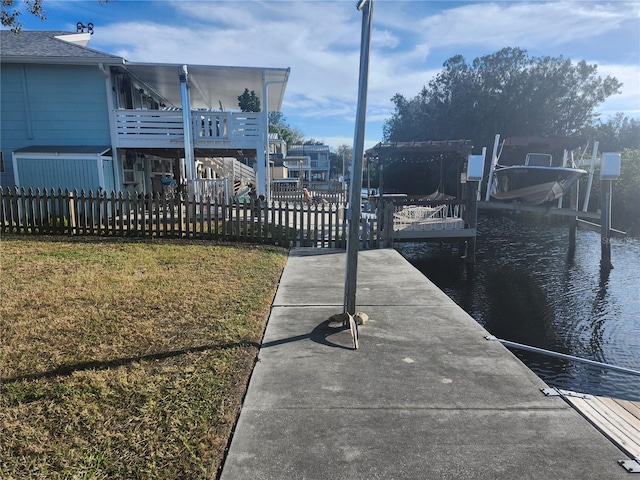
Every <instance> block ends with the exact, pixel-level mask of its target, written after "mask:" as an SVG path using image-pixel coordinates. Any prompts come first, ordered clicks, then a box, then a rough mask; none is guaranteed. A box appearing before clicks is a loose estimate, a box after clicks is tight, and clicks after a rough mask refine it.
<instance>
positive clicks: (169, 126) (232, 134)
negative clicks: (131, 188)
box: [113, 110, 263, 148]
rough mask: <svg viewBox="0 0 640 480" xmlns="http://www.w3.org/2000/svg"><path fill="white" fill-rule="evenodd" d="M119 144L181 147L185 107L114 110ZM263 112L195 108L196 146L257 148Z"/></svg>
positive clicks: (260, 136)
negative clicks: (179, 108)
mask: <svg viewBox="0 0 640 480" xmlns="http://www.w3.org/2000/svg"><path fill="white" fill-rule="evenodd" d="M113 115H114V119H115V125H116V134H117V146H118V147H121V148H122V147H129V148H143V147H147V148H154V147H155V148H172V147H173V148H180V147H182V146H183V144H184V128H183V124H182V111H181V110H114V112H113ZM262 116H263V114H262V113H245V112H209V111H199V110H196V111H192V112H191V129H192V134H193V144H194V146H195V147H201V148H203V147H204V148H206V147H211V148H215V147H221V148H256V146H257V145H259V144H260V142H262V138H263V136H262V132H263V117H262Z"/></svg>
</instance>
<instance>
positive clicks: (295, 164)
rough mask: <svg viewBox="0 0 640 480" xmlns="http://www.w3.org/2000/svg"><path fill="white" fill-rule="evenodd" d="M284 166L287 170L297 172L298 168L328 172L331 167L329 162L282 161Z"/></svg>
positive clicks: (306, 160)
mask: <svg viewBox="0 0 640 480" xmlns="http://www.w3.org/2000/svg"><path fill="white" fill-rule="evenodd" d="M284 164H285V165H286V166H287V168H288V169H289V170H297V169H299V168H301V169H303V170H308V169H318V170H329V168H330V167H331V162H330V161H329V160H308V159H305V160H296V159H295V158H294V159H293V160H287V159H286V158H285V159H284Z"/></svg>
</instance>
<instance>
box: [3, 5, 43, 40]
mask: <svg viewBox="0 0 640 480" xmlns="http://www.w3.org/2000/svg"><path fill="white" fill-rule="evenodd" d="M23 3H24V4H25V6H26V9H27V12H29V13H30V14H32V15H35V16H36V17H38V18H39V19H40V20H44V19H46V18H47V17H46V15H45V14H46V11H45V10H44V8H42V0H24V2H23ZM20 15H22V12H21V11H20V9H19V8H18V6H17V5H16V1H15V0H2V11H1V12H0V19H1V20H2V26H3V27H11V31H12V32H13V33H18V32H20V30H21V29H22V25H23V23H22V22H18V21H17V20H18V17H19V16H20Z"/></svg>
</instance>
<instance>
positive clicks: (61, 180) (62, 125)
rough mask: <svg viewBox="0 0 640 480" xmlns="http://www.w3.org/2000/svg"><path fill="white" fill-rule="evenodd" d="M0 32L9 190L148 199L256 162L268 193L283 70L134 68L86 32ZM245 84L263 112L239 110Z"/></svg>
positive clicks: (4, 175) (0, 133)
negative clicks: (166, 188) (165, 187)
mask: <svg viewBox="0 0 640 480" xmlns="http://www.w3.org/2000/svg"><path fill="white" fill-rule="evenodd" d="M1 35H2V37H1V40H2V41H1V49H0V60H1V69H0V88H1V89H2V90H1V91H2V95H1V98H0V115H1V116H0V140H1V144H0V150H1V152H2V165H1V166H0V167H1V168H0V170H1V171H0V181H1V185H2V187H3V188H6V187H14V186H17V187H24V188H33V189H35V188H40V189H42V188H56V189H57V188H62V189H66V188H68V189H78V190H81V189H84V190H85V191H89V190H91V191H93V192H97V191H107V192H110V191H115V192H127V191H129V192H134V191H135V192H138V193H142V194H148V193H156V192H158V191H160V190H161V188H162V182H161V179H162V178H163V177H166V176H172V177H174V178H175V179H176V180H177V181H178V182H179V183H189V182H190V183H191V184H195V182H192V181H193V180H195V179H197V178H199V177H200V178H214V177H216V175H220V174H221V172H222V173H223V174H224V172H226V171H234V172H235V171H238V170H242V169H236V168H231V169H229V168H227V169H226V170H225V168H223V167H224V166H225V165H226V163H225V162H227V160H224V159H232V161H235V160H233V159H239V158H242V159H247V158H251V159H255V170H256V178H254V181H255V182H256V183H255V185H256V189H257V190H258V192H259V193H265V192H268V190H269V188H268V186H269V180H270V179H269V168H268V160H269V159H268V156H267V155H268V154H267V152H269V138H268V134H267V131H268V116H267V111H268V110H271V111H278V110H280V108H281V105H282V100H283V96H284V92H285V89H286V85H287V81H288V77H289V69H288V68H258V67H223V66H211V65H181V64H158V63H153V64H152V63H137V62H128V61H127V60H125V59H124V58H121V57H118V56H115V55H110V54H108V53H103V52H100V51H97V50H93V49H91V48H88V47H87V45H88V42H89V39H90V34H87V33H68V32H50V31H24V30H23V31H22V32H21V33H19V34H17V35H16V34H13V33H12V32H10V31H8V30H2V31H1ZM245 88H247V89H249V91H252V90H253V91H255V92H256V94H257V95H258V96H259V97H260V104H261V106H262V109H263V111H262V112H256V113H245V112H240V111H238V110H239V109H238V96H239V95H241V94H242V92H243V91H244V89H245ZM245 170H246V169H245Z"/></svg>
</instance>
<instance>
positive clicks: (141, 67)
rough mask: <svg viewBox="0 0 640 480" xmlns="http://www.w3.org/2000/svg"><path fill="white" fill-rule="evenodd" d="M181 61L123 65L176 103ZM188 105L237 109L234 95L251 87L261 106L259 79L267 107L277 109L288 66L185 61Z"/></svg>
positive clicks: (178, 91) (282, 97)
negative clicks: (270, 66) (204, 63)
mask: <svg viewBox="0 0 640 480" xmlns="http://www.w3.org/2000/svg"><path fill="white" fill-rule="evenodd" d="M182 65H183V64H159V63H134V62H126V63H125V68H126V69H127V70H128V71H129V72H131V74H132V75H133V76H135V77H136V78H137V79H138V80H140V81H142V82H143V83H145V84H147V85H149V87H151V88H152V89H153V90H154V91H155V92H156V93H158V94H159V95H161V96H162V97H163V98H164V99H166V100H167V101H168V102H170V103H171V104H172V105H173V106H176V107H177V106H180V105H181V103H182V98H181V94H180V73H181V71H182ZM187 72H188V77H189V86H190V92H189V93H190V97H191V108H203V109H207V110H215V109H218V108H220V105H221V104H222V106H223V108H224V109H225V110H227V109H228V110H237V109H238V96H239V95H242V93H243V92H244V89H245V88H247V89H249V91H254V92H255V93H256V95H257V96H258V97H260V102H261V105H262V107H263V109H264V108H265V102H264V99H263V98H262V87H263V83H264V84H266V85H267V105H266V107H267V108H266V109H268V111H279V110H280V109H281V107H282V101H283V99H284V92H285V90H286V87H287V81H288V80H289V73H290V69H289V68H261V67H224V66H212V65H187Z"/></svg>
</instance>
